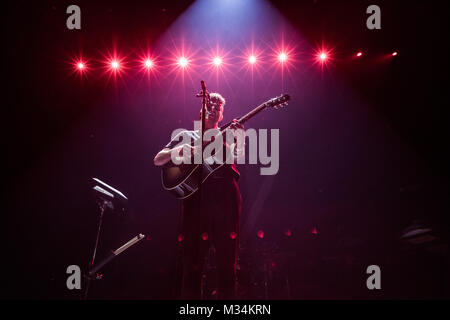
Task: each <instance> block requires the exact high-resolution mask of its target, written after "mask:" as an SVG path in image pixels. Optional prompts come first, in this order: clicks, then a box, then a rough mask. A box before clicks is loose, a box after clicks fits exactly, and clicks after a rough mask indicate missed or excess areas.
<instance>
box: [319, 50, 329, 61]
mask: <svg viewBox="0 0 450 320" xmlns="http://www.w3.org/2000/svg"><path fill="white" fill-rule="evenodd" d="M327 58H328V55H327V54H326V53H325V52H322V53H320V54H319V59H320V60H321V61H325V60H326V59H327Z"/></svg>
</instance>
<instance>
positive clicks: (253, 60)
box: [248, 55, 256, 64]
mask: <svg viewBox="0 0 450 320" xmlns="http://www.w3.org/2000/svg"><path fill="white" fill-rule="evenodd" d="M248 62H249V63H250V64H254V63H255V62H256V57H255V56H254V55H251V56H250V57H249V58H248Z"/></svg>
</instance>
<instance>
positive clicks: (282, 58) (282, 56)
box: [278, 52, 287, 63]
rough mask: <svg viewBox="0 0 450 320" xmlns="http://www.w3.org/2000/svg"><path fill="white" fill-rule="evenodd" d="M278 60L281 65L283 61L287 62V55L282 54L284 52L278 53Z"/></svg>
mask: <svg viewBox="0 0 450 320" xmlns="http://www.w3.org/2000/svg"><path fill="white" fill-rule="evenodd" d="M278 60H279V61H280V62H281V63H283V62H285V61H286V60H287V54H286V53H284V52H282V53H280V54H279V55H278Z"/></svg>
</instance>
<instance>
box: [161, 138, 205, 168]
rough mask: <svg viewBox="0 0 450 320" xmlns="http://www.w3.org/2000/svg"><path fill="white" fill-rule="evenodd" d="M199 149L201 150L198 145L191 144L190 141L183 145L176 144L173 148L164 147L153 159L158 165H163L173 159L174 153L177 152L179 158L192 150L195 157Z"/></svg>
mask: <svg viewBox="0 0 450 320" xmlns="http://www.w3.org/2000/svg"><path fill="white" fill-rule="evenodd" d="M198 151H199V148H198V147H195V146H191V145H190V144H188V143H186V144H183V145H181V146H176V147H174V148H172V149H169V148H164V149H162V150H161V151H160V152H158V153H157V154H156V156H155V158H154V159H153V163H154V164H155V166H158V167H159V166H163V165H165V164H166V163H167V162H169V161H170V160H171V157H172V154H175V155H176V157H177V158H178V157H183V154H188V153H189V152H190V153H191V157H193V156H194V154H195V153H196V152H198ZM172 152H173V153H172Z"/></svg>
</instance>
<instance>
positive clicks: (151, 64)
mask: <svg viewBox="0 0 450 320" xmlns="http://www.w3.org/2000/svg"><path fill="white" fill-rule="evenodd" d="M144 65H145V67H146V68H147V69H151V68H152V67H153V61H152V60H150V59H147V60H145V62H144Z"/></svg>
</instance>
